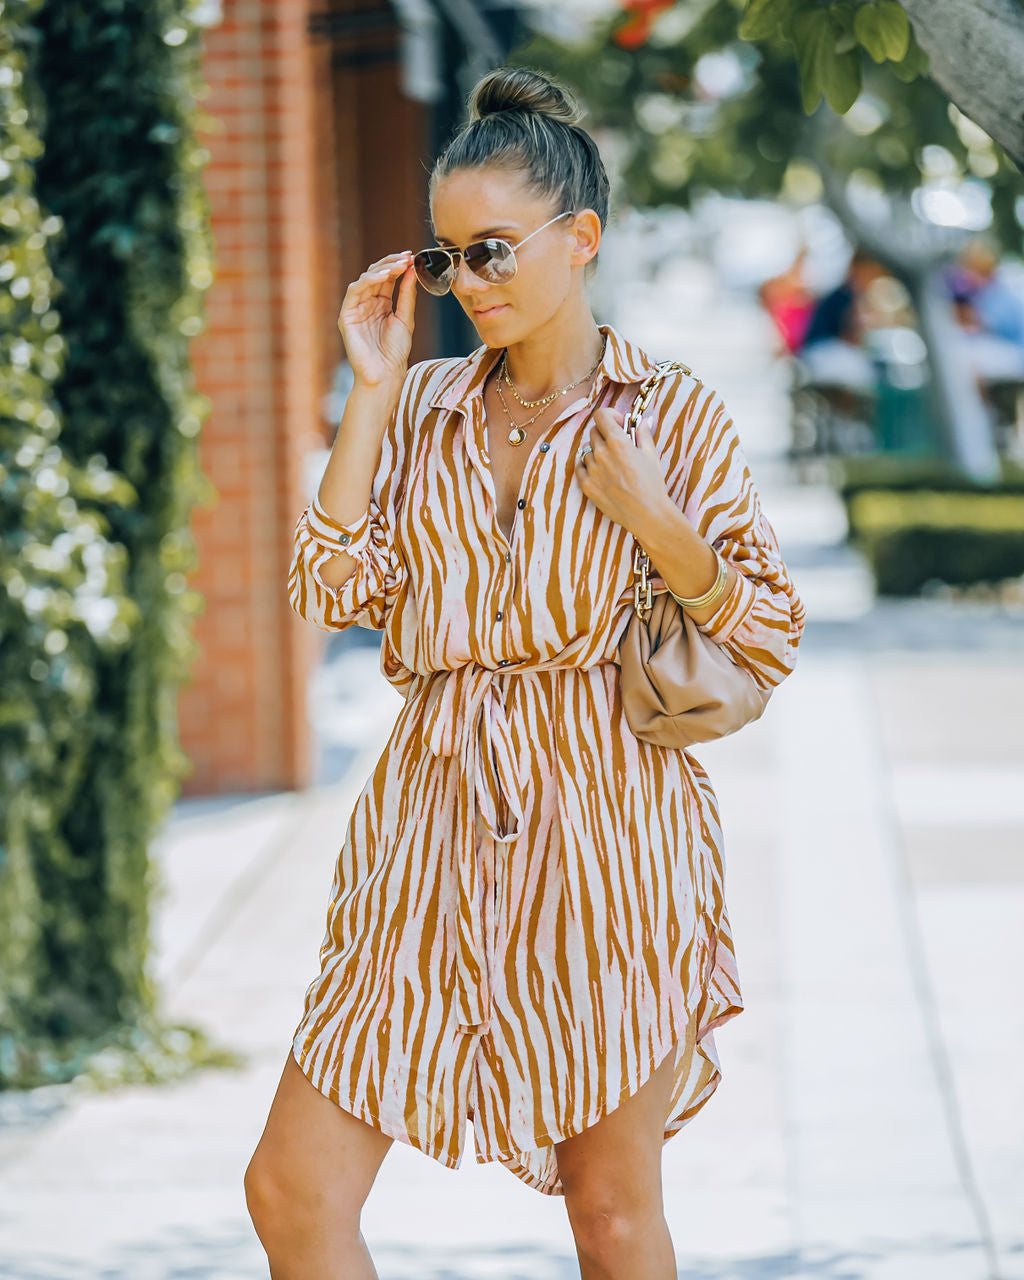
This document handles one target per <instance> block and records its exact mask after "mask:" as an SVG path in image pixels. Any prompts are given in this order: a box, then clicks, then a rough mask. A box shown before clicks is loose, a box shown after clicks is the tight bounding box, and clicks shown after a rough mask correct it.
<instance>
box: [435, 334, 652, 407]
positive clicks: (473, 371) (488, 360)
mask: <svg viewBox="0 0 1024 1280" xmlns="http://www.w3.org/2000/svg"><path fill="white" fill-rule="evenodd" d="M597 327H598V329H599V330H600V331H601V333H603V334H606V335H607V337H608V342H607V344H606V345H605V350H604V357H603V358H602V360H601V364H600V366H599V367H598V380H600V379H601V378H602V377H604V378H605V379H607V380H609V381H611V382H619V383H622V384H623V385H627V386H628V385H629V384H630V383H634V382H642V381H643V380H644V378H646V377H647V375H648V374H649V373H651V372H653V370H654V368H655V365H656V362H655V360H654V359H653V358H652V357H651V356H649V355H648V354H647V352H646V351H644V350H643V348H642V347H639V346H638V345H637V344H636V343H635V342H630V341H629V339H628V338H624V337H623V336H622V334H621V333H619V332H618V330H617V329H616V328H614V326H613V325H610V324H607V323H605V324H599V325H598V326H597ZM503 350H504V348H502V347H489V346H488V345H487V344H486V343H482V344H481V345H480V346H479V347H477V348H476V349H475V350H474V351H471V352H470V353H469V355H468V356H462V357H461V358H458V359H456V360H455V361H454V362H453V363H452V364H451V365H450V367H449V368H448V369H447V370H446V371H445V373H444V375H443V376H442V378H441V380H440V382H439V383H438V386H437V388H436V389H435V391H434V393H433V394H432V395H431V397H430V400H429V402H428V403H429V404H431V405H432V406H433V407H434V408H437V409H465V408H466V406H467V404H468V402H469V401H470V400H472V399H473V398H474V397H481V396H482V395H483V386H484V383H485V382H486V380H487V375H488V373H489V372H490V371H491V369H492V368H493V367H494V366H495V365H496V364H497V362H498V361H499V360H500V359H501V354H502V351H503Z"/></svg>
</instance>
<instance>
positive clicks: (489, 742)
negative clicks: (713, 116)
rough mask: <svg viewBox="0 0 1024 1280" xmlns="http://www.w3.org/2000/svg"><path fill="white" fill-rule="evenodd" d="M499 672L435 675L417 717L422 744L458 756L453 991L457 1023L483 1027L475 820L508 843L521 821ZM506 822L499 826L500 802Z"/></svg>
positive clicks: (485, 1005)
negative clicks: (434, 690) (432, 693)
mask: <svg viewBox="0 0 1024 1280" xmlns="http://www.w3.org/2000/svg"><path fill="white" fill-rule="evenodd" d="M503 674H505V669H504V668H502V669H498V670H495V669H492V668H490V667H483V666H480V665H479V664H477V663H469V664H467V665H466V666H462V667H455V668H454V669H452V670H443V671H438V672H435V673H434V677H433V678H434V679H435V680H439V681H441V682H442V684H441V689H440V693H439V694H438V695H437V696H436V697H435V699H434V702H433V705H432V706H431V707H430V708H429V709H428V711H427V713H426V716H425V720H424V736H425V738H426V742H427V746H428V747H429V748H430V750H431V751H432V752H433V753H434V754H435V755H436V756H457V757H458V760H459V764H460V766H461V767H460V771H459V783H458V786H459V802H458V805H457V806H456V813H455V853H456V872H457V878H458V914H457V922H458V923H457V945H456V952H455V996H456V1009H457V1011H458V1018H459V1028H460V1030H464V1031H479V1032H481V1033H482V1032H484V1031H486V1030H488V1028H489V1026H490V1012H491V980H490V973H489V972H488V966H487V954H486V951H485V938H484V925H483V919H482V916H481V910H480V872H479V867H478V865H477V850H476V817H477V814H478V813H479V815H480V819H481V821H482V822H483V825H484V827H485V828H486V829H487V831H488V832H489V833H490V834H491V835H492V836H493V837H494V839H495V840H497V841H507V840H514V839H515V838H516V836H517V835H518V834H519V831H520V824H521V823H522V821H523V793H522V787H521V784H520V781H519V772H518V768H517V766H516V760H515V755H514V752H513V749H512V737H511V732H510V729H509V723H508V717H507V716H506V714H505V706H504V702H503V700H502V690H501V688H500V687H498V688H495V685H494V681H493V677H494V676H496V675H503ZM502 801H504V802H505V805H506V806H507V812H508V815H509V821H510V823H511V826H510V827H509V828H508V830H505V831H503V830H500V829H499V826H498V821H499V814H500V807H501V802H502Z"/></svg>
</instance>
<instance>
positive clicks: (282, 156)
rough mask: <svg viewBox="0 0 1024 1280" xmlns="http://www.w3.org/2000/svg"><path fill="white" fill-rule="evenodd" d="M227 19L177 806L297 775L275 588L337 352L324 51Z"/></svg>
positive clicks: (290, 689) (299, 697)
mask: <svg viewBox="0 0 1024 1280" xmlns="http://www.w3.org/2000/svg"><path fill="white" fill-rule="evenodd" d="M223 14H224V16H223V20H222V22H221V23H220V24H219V25H217V26H214V27H211V28H209V29H208V30H207V31H206V33H205V35H204V48H205V53H204V70H205V76H206V80H207V83H208V85H209V94H208V96H207V97H206V98H205V99H204V101H203V104H202V105H203V107H204V109H205V110H206V112H207V113H208V114H209V115H211V116H213V117H215V118H216V120H217V128H216V129H215V130H214V131H212V132H210V133H207V134H204V135H203V142H204V144H205V145H206V146H207V147H208V148H209V150H210V152H211V160H210V163H209V165H208V168H207V187H208V191H209V195H210V200H211V205H212V215H213V232H214V237H215V243H216V247H215V283H214V285H213V287H212V288H211V290H210V292H209V294H208V295H207V300H208V327H207V329H206V331H205V332H204V333H203V334H202V335H201V336H200V338H199V339H197V340H196V342H195V344H194V346H193V353H194V360H195V371H196V378H197V383H198V386H199V389H200V390H201V391H202V392H203V393H204V394H206V395H208V396H209V397H210V398H211V400H212V402H213V410H212V412H211V415H210V417H209V418H208V419H207V422H206V424H205V426H204V429H203V433H202V438H201V447H200V452H201V461H202V466H203V470H204V471H205V473H206V474H207V475H208V476H209V477H210V479H211V481H212V482H213V484H214V486H215V488H216V489H217V491H218V495H219V496H218V499H217V501H216V503H215V504H214V505H213V506H212V507H207V508H202V509H199V510H198V511H197V512H196V513H195V517H194V521H193V529H194V532H195V536H196V539H197V543H198V547H199V559H200V563H199V569H198V572H197V573H196V574H195V575H194V576H193V579H192V585H194V586H195V587H196V589H197V590H199V591H200V592H201V593H202V594H203V596H204V597H205V599H206V609H205V612H204V613H203V615H202V616H201V617H200V618H199V619H198V622H197V627H196V638H197V640H198V642H199V646H200V657H199V659H198V661H197V663H196V666H195V668H194V672H193V679H192V681H191V683H190V684H189V685H187V686H186V687H185V688H184V689H183V690H182V694H181V698H180V702H179V723H180V731H181V738H182V745H183V747H184V749H185V751H186V752H187V753H188V754H189V756H190V758H191V759H192V762H193V764H194V774H193V775H192V777H191V778H190V779H189V780H187V783H186V786H185V791H186V793H195V792H219V791H233V790H265V789H274V788H281V787H290V786H298V785H302V784H303V783H304V782H305V781H307V780H308V778H309V776H310V769H311V744H310V741H309V735H308V732H307V730H306V727H305V721H306V715H305V685H306V680H307V677H308V673H309V671H310V669H311V665H312V663H313V662H314V661H316V658H317V654H318V652H319V647H320V643H321V641H322V637H320V636H319V635H318V634H310V629H309V628H308V627H306V626H304V625H303V624H302V622H301V621H300V620H299V619H298V618H297V617H296V616H295V615H294V614H293V613H292V612H291V611H290V609H289V608H288V604H287V596H286V594H285V583H286V577H287V568H288V560H289V557H290V551H291V536H290V535H291V530H292V528H293V526H294V522H295V519H296V516H297V514H298V512H299V510H300V509H301V507H302V504H303V501H304V495H303V493H302V489H301V471H300V467H301V459H302V456H303V454H304V453H305V452H306V451H307V450H308V449H309V448H310V447H313V446H314V445H316V444H321V443H322V441H323V431H322V424H321V422H320V416H319V406H318V401H319V397H320V394H321V392H322V391H323V389H324V387H325V386H326V382H327V374H326V369H327V368H328V366H329V364H330V363H331V362H332V360H333V359H334V358H335V357H336V355H337V351H336V350H334V351H329V350H328V343H327V342H326V341H325V334H324V332H323V328H322V326H321V325H320V324H319V323H318V308H317V286H316V282H317V280H318V279H320V278H321V276H320V271H319V264H318V261H317V254H318V250H319V249H320V246H319V244H318V237H317V236H316V234H315V230H316V225H317V219H318V217H319V216H321V214H322V210H323V207H324V203H323V202H324V199H325V194H324V191H323V190H322V189H320V188H318V186H317V183H316V178H315V175H316V170H317V166H316V157H317V154H318V151H322V150H325V149H327V148H328V147H329V143H328V142H325V141H324V139H323V138H322V137H321V134H320V130H321V129H322V128H323V127H324V125H325V123H329V122H325V121H324V119H323V117H322V116H318V114H317V113H316V111H315V110H314V101H315V93H316V86H317V83H318V68H317V65H316V63H317V59H318V57H319V58H320V59H321V60H322V54H318V52H317V50H315V49H314V47H313V46H312V44H311V42H310V40H309V38H308V36H307V34H306V11H305V4H304V3H302V2H301V0H281V2H276V0H275V2H272V0H227V3H225V5H224V11H223ZM323 75H324V71H323V68H322V67H321V68H320V69H319V76H320V78H321V79H322V77H323ZM329 189H330V188H329V185H328V187H327V191H328V192H329ZM327 238H328V239H330V237H327ZM326 336H327V337H329V334H328V335H326Z"/></svg>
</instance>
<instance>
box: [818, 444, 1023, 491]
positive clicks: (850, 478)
mask: <svg viewBox="0 0 1024 1280" xmlns="http://www.w3.org/2000/svg"><path fill="white" fill-rule="evenodd" d="M834 461H835V464H836V469H835V484H836V489H837V490H838V492H839V495H840V497H841V498H842V499H843V501H844V502H845V501H847V500H848V499H849V498H851V497H852V496H853V495H854V494H855V493H858V492H859V491H860V490H861V489H899V490H909V489H930V490H936V491H941V492H946V493H953V492H968V493H1024V462H1016V461H1012V460H1011V459H1009V458H1002V459H1001V460H1000V474H999V477H998V479H997V480H996V481H995V482H994V483H993V484H992V485H984V484H980V483H979V482H978V481H976V480H974V479H973V478H972V477H971V476H969V475H967V474H966V473H965V472H963V471H961V470H960V468H959V467H957V466H956V464H955V463H953V462H950V461H948V460H947V459H945V458H907V457H893V456H891V455H886V454H862V455H858V456H850V457H845V458H841V459H836V460H834Z"/></svg>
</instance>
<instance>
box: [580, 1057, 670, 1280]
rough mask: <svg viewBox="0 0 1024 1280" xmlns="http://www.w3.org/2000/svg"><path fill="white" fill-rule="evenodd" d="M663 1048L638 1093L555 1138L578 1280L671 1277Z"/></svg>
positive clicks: (666, 1076)
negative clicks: (664, 1194)
mask: <svg viewBox="0 0 1024 1280" xmlns="http://www.w3.org/2000/svg"><path fill="white" fill-rule="evenodd" d="M674 1061H675V1054H674V1053H670V1054H669V1055H668V1057H667V1058H666V1059H665V1061H664V1062H662V1063H661V1065H660V1066H659V1067H658V1068H657V1070H656V1071H655V1072H654V1075H653V1076H652V1077H651V1079H650V1080H648V1081H647V1083H646V1084H644V1085H643V1086H642V1087H641V1088H640V1089H639V1090H638V1092H637V1093H635V1094H633V1095H632V1097H629V1098H627V1099H626V1100H625V1101H624V1102H622V1103H620V1105H619V1106H618V1107H616V1108H615V1110H614V1111H612V1112H609V1114H608V1115H606V1116H604V1117H602V1119H600V1120H599V1121H598V1122H597V1123H596V1124H594V1125H592V1126H591V1127H590V1128H589V1129H587V1130H585V1131H584V1132H583V1133H580V1134H577V1135H576V1136H575V1137H573V1138H566V1139H565V1140H564V1141H563V1142H558V1143H556V1144H555V1153H556V1156H557V1159H558V1173H559V1176H560V1177H561V1179H562V1182H563V1184H564V1187H565V1205H566V1210H567V1212H568V1214H569V1223H570V1225H571V1227H572V1233H573V1236H574V1238H575V1241H576V1254H577V1256H578V1258H579V1261H580V1277H581V1280H676V1276H677V1271H676V1260H675V1252H674V1250H673V1248H672V1238H671V1236H670V1235H669V1232H668V1224H667V1223H666V1222H665V1214H664V1209H663V1206H662V1199H661V1155H662V1146H663V1143H664V1136H665V1119H666V1117H667V1115H668V1107H669V1098H670V1095H671V1092H672V1076H673V1064H674Z"/></svg>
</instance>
